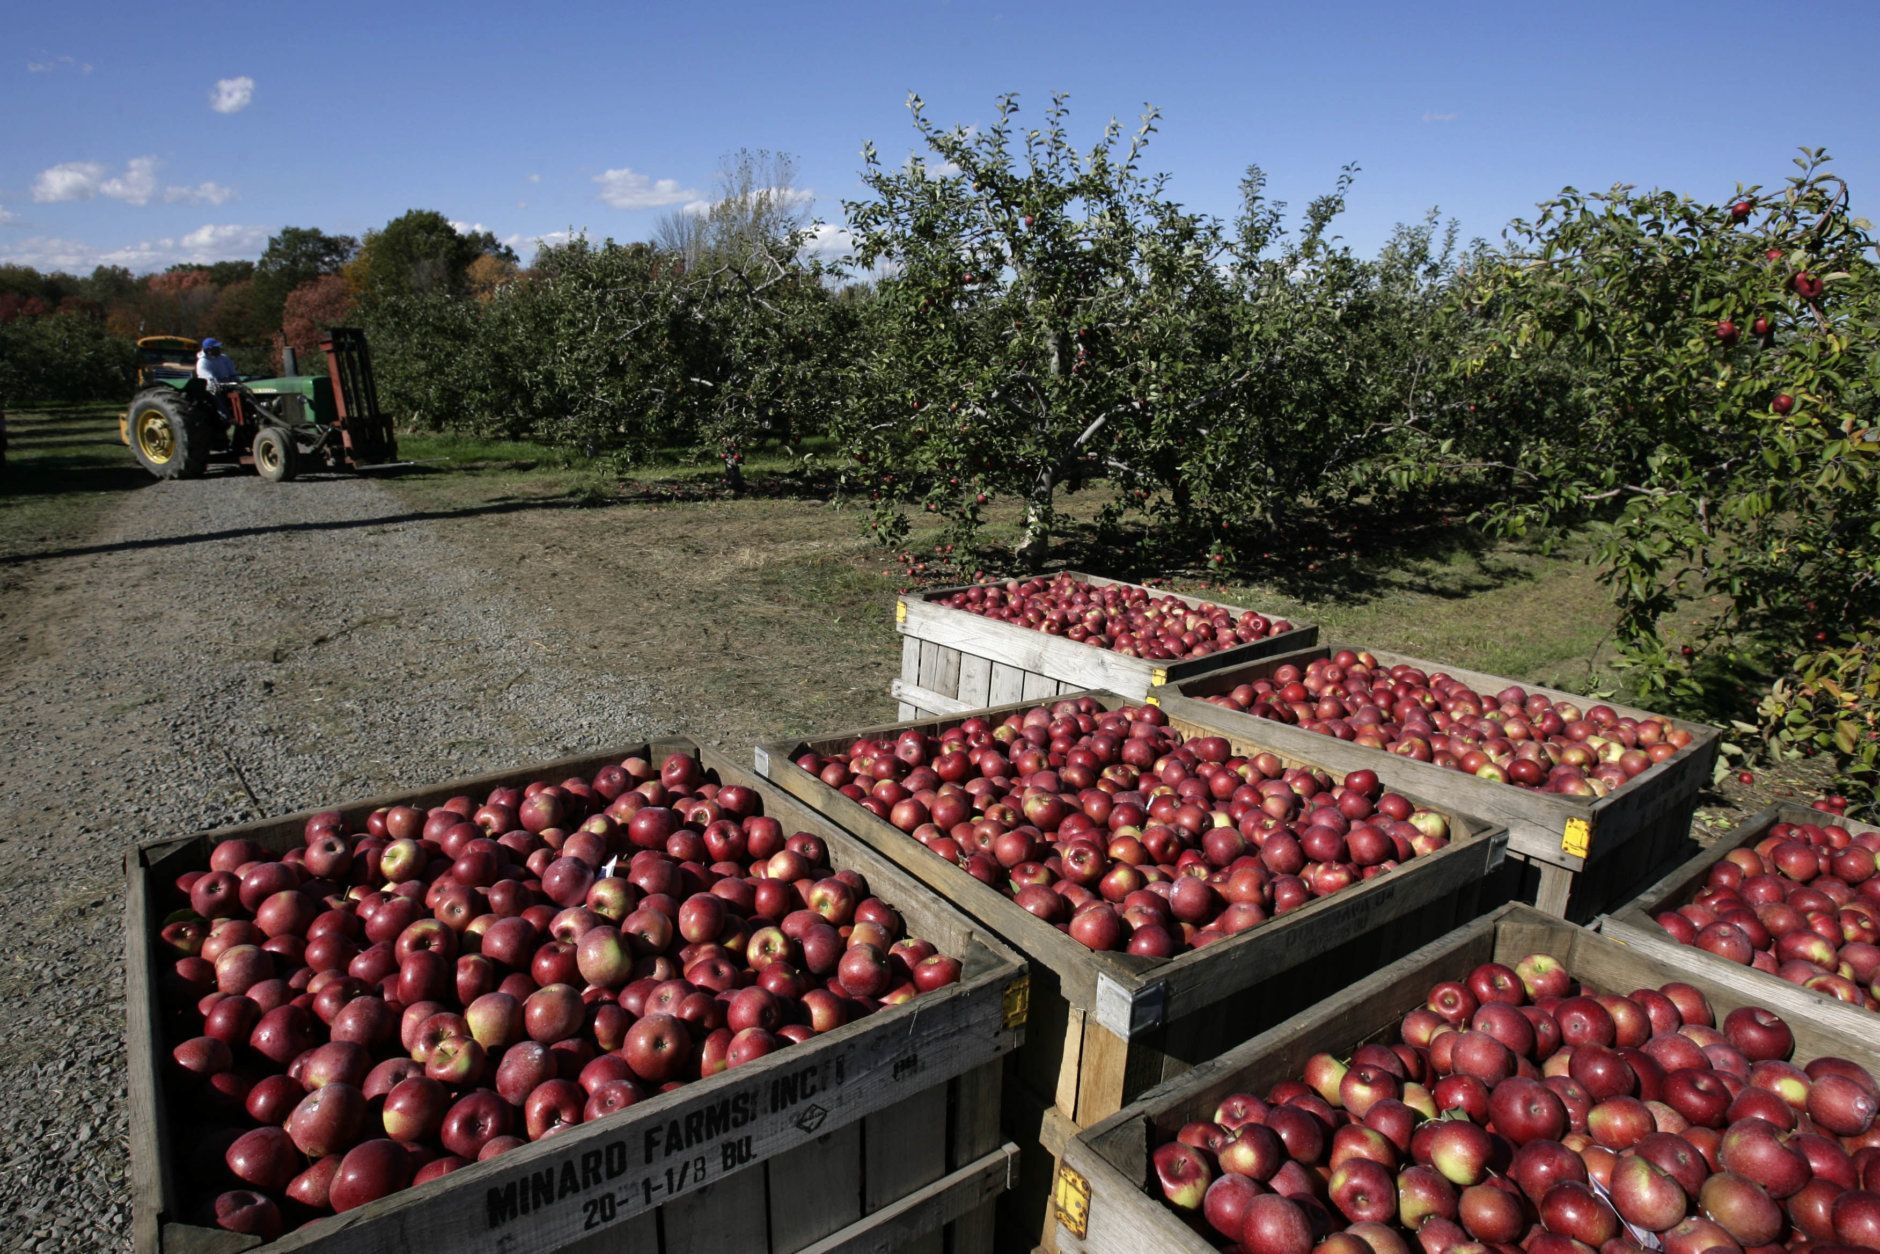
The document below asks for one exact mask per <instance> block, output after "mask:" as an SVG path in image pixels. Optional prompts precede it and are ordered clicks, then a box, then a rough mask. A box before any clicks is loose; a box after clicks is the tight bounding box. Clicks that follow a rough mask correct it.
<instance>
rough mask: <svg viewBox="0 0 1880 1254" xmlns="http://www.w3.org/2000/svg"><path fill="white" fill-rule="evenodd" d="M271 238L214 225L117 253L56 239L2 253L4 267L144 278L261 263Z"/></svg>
mask: <svg viewBox="0 0 1880 1254" xmlns="http://www.w3.org/2000/svg"><path fill="white" fill-rule="evenodd" d="M272 234H274V228H273V227H266V226H239V225H234V224H213V223H211V224H208V225H204V226H200V227H197V228H196V229H195V230H193V231H190V232H189V233H188V234H186V235H182V236H177V237H165V238H162V239H154V240H142V241H140V242H138V243H135V244H125V245H121V246H119V247H117V248H99V247H96V246H95V245H91V244H86V243H83V242H82V241H79V240H71V239H62V238H59V237H57V236H33V237H31V238H28V239H23V240H20V241H19V242H18V243H17V244H15V245H13V246H12V247H10V248H6V249H3V250H0V262H10V263H12V264H15V265H27V266H33V267H35V268H36V269H40V270H66V271H71V272H74V273H79V274H83V273H86V272H88V271H90V270H91V269H92V268H93V267H95V266H124V267H126V268H127V269H130V270H134V271H139V272H142V271H149V270H162V269H164V268H166V267H168V266H173V265H176V264H177V263H178V262H194V263H198V264H202V265H207V264H209V263H211V262H216V261H233V260H238V259H243V258H251V257H257V256H259V255H260V253H261V250H262V248H263V247H265V246H266V245H267V242H268V237H269V236H270V235H272Z"/></svg>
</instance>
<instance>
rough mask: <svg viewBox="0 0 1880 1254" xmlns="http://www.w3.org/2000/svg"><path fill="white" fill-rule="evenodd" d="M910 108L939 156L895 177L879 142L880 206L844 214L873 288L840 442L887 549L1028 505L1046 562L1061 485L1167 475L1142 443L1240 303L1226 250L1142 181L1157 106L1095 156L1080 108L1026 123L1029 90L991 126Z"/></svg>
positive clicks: (1061, 107)
mask: <svg viewBox="0 0 1880 1254" xmlns="http://www.w3.org/2000/svg"><path fill="white" fill-rule="evenodd" d="M908 103H909V109H910V111H911V113H912V115H913V122H914V126H915V129H916V131H917V133H918V135H919V137H920V141H921V144H922V149H923V150H922V151H921V152H918V153H916V154H914V155H912V156H910V157H909V159H908V160H907V161H906V162H904V163H901V164H890V163H887V162H885V161H883V160H882V158H881V156H880V154H879V153H878V152H877V150H876V149H875V147H874V145H872V144H870V145H868V146H866V147H865V148H864V150H863V161H864V169H863V173H862V179H863V182H864V184H865V185H866V187H867V190H868V196H867V198H865V199H861V200H857V201H852V202H848V203H847V204H846V205H845V208H846V210H847V215H848V225H849V230H850V233H851V236H852V242H853V255H854V261H855V263H856V265H857V266H858V267H859V268H860V269H861V270H862V271H863V272H864V273H867V274H871V275H873V276H874V278H875V290H874V293H873V296H872V298H871V299H869V300H868V301H866V302H864V303H863V309H864V313H863V315H862V317H863V328H862V332H863V333H862V335H861V337H860V339H859V341H858V343H857V347H856V350H855V360H854V373H855V378H856V393H855V400H854V403H852V404H850V405H848V406H845V407H843V409H842V410H840V411H839V412H838V417H837V422H836V424H835V433H836V434H837V436H838V437H839V439H840V442H841V445H842V448H843V451H844V452H845V453H846V454H847V456H848V457H849V458H850V459H852V463H853V466H854V467H855V469H854V470H853V471H851V472H850V473H851V482H852V483H854V484H855V486H858V487H860V488H862V489H864V490H866V491H868V492H869V493H870V495H871V497H873V498H874V499H875V500H876V502H877V509H876V519H875V524H874V525H875V527H876V529H877V532H878V534H880V535H881V536H882V537H883V538H884V539H887V540H893V539H896V538H898V537H899V536H900V535H903V534H905V530H906V527H907V518H906V514H905V511H906V509H908V508H909V507H911V506H919V507H923V508H925V509H926V510H927V511H929V512H933V513H937V514H942V515H944V516H946V517H947V518H948V519H949V520H950V521H951V523H952V524H953V527H954V533H955V534H956V535H957V536H958V537H960V538H962V539H964V540H965V541H967V542H968V543H969V544H970V543H972V542H973V540H974V538H975V537H976V536H977V533H978V529H979V527H980V525H981V523H982V521H983V518H984V507H985V506H986V505H987V504H988V503H989V502H990V501H991V500H992V499H993V498H995V497H1000V496H1004V497H1009V498H1016V499H1018V500H1019V501H1022V502H1023V506H1024V522H1023V526H1022V532H1021V535H1020V538H1019V542H1018V546H1017V555H1018V557H1019V559H1020V560H1021V561H1023V562H1025V563H1027V564H1031V565H1036V564H1037V563H1038V562H1040V561H1041V560H1042V559H1043V557H1044V556H1045V553H1046V550H1047V546H1048V544H1049V542H1050V538H1051V533H1052V526H1053V511H1054V505H1055V501H1056V496H1057V493H1058V492H1059V490H1060V489H1062V488H1066V487H1075V486H1076V485H1077V484H1078V483H1079V482H1080V481H1081V480H1082V479H1084V478H1086V477H1088V476H1090V475H1093V474H1097V473H1103V474H1109V475H1113V476H1116V477H1118V478H1119V480H1120V481H1121V482H1122V483H1123V484H1124V485H1125V486H1126V487H1132V488H1135V489H1136V490H1139V491H1146V490H1147V489H1144V488H1141V487H1139V486H1138V485H1139V484H1140V483H1141V482H1142V481H1144V480H1150V481H1153V480H1155V479H1156V478H1158V470H1157V468H1156V467H1155V466H1153V465H1150V464H1148V463H1147V462H1146V461H1145V460H1144V455H1145V454H1153V453H1154V452H1155V448H1154V441H1153V439H1152V438H1150V439H1147V440H1145V434H1144V433H1145V432H1147V431H1149V430H1150V429H1151V427H1152V424H1153V422H1154V421H1155V416H1156V415H1157V414H1158V413H1160V414H1161V415H1163V416H1164V421H1170V420H1173V417H1174V416H1175V415H1177V414H1178V413H1179V412H1180V411H1181V410H1182V409H1183V408H1185V407H1190V406H1193V405H1194V404H1195V402H1196V400H1197V398H1198V397H1199V396H1200V395H1201V394H1202V393H1204V392H1205V391H1206V390H1207V386H1208V385H1209V381H1211V380H1212V379H1213V377H1214V372H1215V369H1216V365H1215V363H1214V362H1213V361H1211V360H1210V359H1209V355H1208V352H1207V349H1208V346H1209V340H1208V337H1207V336H1205V335H1202V334H1197V333H1196V328H1197V326H1198V325H1200V324H1201V323H1202V322H1203V320H1204V319H1203V314H1202V311H1206V310H1209V309H1217V310H1218V308H1219V307H1220V303H1221V301H1222V299H1223V298H1224V292H1225V289H1224V284H1223V281H1222V278H1221V275H1220V273H1219V271H1218V269H1217V263H1218V262H1219V261H1220V259H1221V257H1222V255H1223V252H1224V250H1225V247H1226V241H1225V240H1224V238H1223V233H1222V232H1221V230H1220V228H1219V226H1218V225H1217V224H1216V223H1215V222H1214V221H1213V220H1212V219H1210V218H1207V217H1204V216H1201V215H1197V214H1193V213H1189V212H1187V211H1186V210H1184V209H1183V208H1182V207H1181V206H1180V205H1178V204H1176V203H1175V202H1173V201H1172V200H1171V199H1170V198H1169V196H1168V195H1167V192H1166V186H1165V179H1164V177H1163V176H1159V175H1152V174H1150V173H1148V172H1146V171H1145V169H1144V166H1143V162H1144V159H1145V155H1146V149H1147V145H1148V143H1149V141H1150V138H1151V136H1152V135H1153V134H1154V133H1155V130H1156V125H1157V116H1158V115H1157V113H1156V112H1155V111H1154V110H1153V109H1151V110H1149V111H1148V112H1147V113H1145V114H1144V116H1143V118H1142V120H1141V123H1140V125H1139V126H1138V127H1137V128H1136V129H1135V131H1134V132H1133V133H1131V134H1129V135H1127V136H1125V134H1124V132H1123V130H1122V128H1121V127H1120V126H1119V125H1118V124H1117V123H1116V122H1114V121H1112V122H1110V123H1109V124H1108V125H1107V126H1106V127H1105V128H1104V130H1103V133H1102V135H1101V138H1100V139H1099V140H1098V141H1097V142H1096V143H1095V144H1093V145H1092V146H1090V147H1089V148H1087V149H1080V148H1079V147H1077V146H1076V144H1075V143H1074V142H1073V140H1072V138H1071V135H1070V131H1069V108H1068V105H1067V103H1066V100H1065V98H1064V97H1062V96H1058V97H1054V98H1053V100H1052V102H1051V104H1050V106H1049V107H1048V108H1047V109H1046V110H1045V114H1044V117H1043V119H1042V125H1040V126H1038V127H1035V128H1029V129H1022V128H1021V125H1020V122H1019V116H1018V115H1019V104H1018V99H1017V97H1016V96H1010V95H1008V96H1004V97H1001V98H1000V100H999V101H998V105H997V108H996V110H995V115H994V118H993V120H992V122H991V123H990V124H989V125H987V126H985V127H983V128H977V129H975V128H968V127H964V126H955V127H952V128H943V127H940V126H938V125H936V124H935V123H933V122H932V121H931V120H930V119H929V118H928V116H927V113H926V110H925V108H924V106H923V104H922V102H921V100H920V98H919V97H918V96H915V97H910V99H909V102H908Z"/></svg>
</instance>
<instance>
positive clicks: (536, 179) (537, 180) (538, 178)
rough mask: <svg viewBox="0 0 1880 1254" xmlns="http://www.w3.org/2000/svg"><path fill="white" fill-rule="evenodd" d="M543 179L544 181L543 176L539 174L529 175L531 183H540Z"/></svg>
mask: <svg viewBox="0 0 1880 1254" xmlns="http://www.w3.org/2000/svg"><path fill="white" fill-rule="evenodd" d="M541 181H542V176H541V175H539V174H531V175H530V176H529V182H531V183H540V182H541Z"/></svg>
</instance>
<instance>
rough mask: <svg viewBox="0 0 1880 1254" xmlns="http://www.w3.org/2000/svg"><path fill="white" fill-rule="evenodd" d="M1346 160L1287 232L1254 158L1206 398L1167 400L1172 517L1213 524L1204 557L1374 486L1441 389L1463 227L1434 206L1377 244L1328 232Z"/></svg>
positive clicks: (1380, 486) (1339, 203)
mask: <svg viewBox="0 0 1880 1254" xmlns="http://www.w3.org/2000/svg"><path fill="white" fill-rule="evenodd" d="M1355 173H1356V170H1355V167H1347V168H1346V169H1345V170H1344V171H1343V173H1342V174H1341V176H1340V178H1339V180H1338V185H1337V187H1336V188H1335V189H1334V190H1333V191H1332V192H1330V193H1328V194H1326V195H1323V196H1319V197H1316V198H1315V199H1314V200H1312V201H1311V202H1310V204H1308V205H1307V207H1306V209H1305V212H1304V213H1303V215H1302V217H1301V221H1300V226H1299V229H1298V230H1297V231H1296V232H1292V231H1289V230H1288V229H1287V228H1286V226H1285V224H1284V206H1283V205H1280V204H1276V203H1274V202H1272V201H1270V200H1268V199H1267V198H1266V196H1265V194H1264V175H1263V174H1262V172H1261V171H1260V170H1259V168H1258V167H1254V168H1252V169H1250V170H1249V171H1248V173H1247V177H1246V178H1245V179H1244V180H1243V182H1242V185H1241V190H1242V202H1243V203H1242V211H1241V214H1240V217H1239V219H1238V222H1237V230H1236V232H1235V236H1234V242H1233V248H1232V253H1231V260H1230V261H1229V262H1228V264H1227V265H1226V266H1225V267H1224V272H1225V275H1226V282H1227V288H1228V296H1229V299H1228V301H1227V302H1226V303H1225V304H1224V305H1223V306H1222V310H1223V312H1224V314H1225V325H1224V327H1222V328H1220V329H1218V330H1215V329H1213V328H1210V331H1211V334H1212V335H1213V337H1214V338H1213V341H1212V342H1213V343H1214V344H1224V345H1225V351H1224V352H1220V351H1219V350H1211V351H1210V352H1209V353H1208V354H1207V356H1208V357H1209V358H1210V359H1216V360H1218V365H1217V366H1216V367H1215V369H1214V370H1213V371H1212V377H1211V378H1210V380H1209V382H1208V384H1207V385H1206V386H1204V387H1202V388H1201V389H1200V396H1201V397H1202V398H1204V400H1205V404H1204V405H1202V406H1201V407H1199V408H1198V409H1196V410H1195V411H1194V412H1192V413H1180V414H1177V415H1175V418H1176V421H1174V422H1173V423H1171V424H1169V427H1168V429H1167V430H1166V431H1165V432H1163V436H1164V443H1163V448H1162V449H1161V450H1160V451H1161V452H1162V454H1163V455H1164V457H1166V458H1167V459H1169V461H1170V463H1171V468H1170V470H1169V471H1168V474H1167V477H1168V479H1169V481H1170V483H1171V485H1172V491H1171V493H1170V495H1169V498H1168V500H1169V503H1170V504H1172V505H1173V506H1174V507H1175V513H1176V515H1177V516H1176V517H1175V518H1174V519H1173V521H1174V522H1176V523H1177V524H1180V525H1184V526H1187V527H1189V528H1190V529H1192V526H1193V523H1194V522H1196V521H1198V522H1200V523H1201V524H1202V525H1203V526H1204V527H1205V528H1206V530H1207V531H1208V532H1209V533H1213V534H1217V535H1218V539H1217V541H1216V542H1215V544H1214V545H1213V546H1212V548H1213V550H1214V552H1213V554H1212V557H1213V559H1214V560H1216V561H1220V560H1223V559H1224V557H1225V556H1226V553H1227V551H1228V550H1229V549H1231V548H1232V547H1233V546H1235V545H1236V544H1244V543H1249V542H1260V541H1263V540H1264V539H1265V538H1266V537H1267V536H1268V535H1270V534H1271V533H1272V531H1273V530H1275V529H1276V528H1279V527H1282V526H1284V525H1285V524H1286V523H1287V521H1288V520H1289V519H1291V518H1293V517H1296V516H1298V515H1299V514H1301V513H1303V512H1306V511H1309V510H1328V509H1329V510H1336V509H1338V508H1339V507H1340V506H1341V505H1342V504H1343V503H1344V502H1345V501H1346V500H1348V499H1351V498H1354V497H1358V496H1366V497H1369V498H1371V499H1372V500H1373V501H1376V500H1377V498H1378V497H1379V496H1380V494H1381V493H1383V492H1384V491H1386V490H1387V489H1388V487H1389V484H1388V483H1387V482H1386V481H1385V480H1384V479H1383V478H1382V476H1381V474H1380V472H1379V466H1380V464H1381V454H1382V453H1384V452H1385V451H1386V450H1387V449H1389V448H1391V447H1392V443H1393V441H1394V438H1395V433H1396V432H1397V431H1398V429H1399V428H1400V427H1402V426H1404V425H1406V424H1409V423H1411V422H1413V421H1414V420H1415V419H1416V417H1417V416H1418V415H1419V414H1420V413H1422V412H1424V411H1426V410H1428V409H1430V408H1431V407H1433V406H1434V405H1436V404H1437V402H1438V398H1439V397H1440V396H1442V395H1443V394H1444V392H1445V390H1446V387H1447V382H1446V377H1447V375H1448V374H1449V370H1450V364H1451V360H1452V358H1453V351H1454V350H1453V342H1454V335H1453V323H1452V320H1451V319H1450V318H1449V316H1448V314H1447V304H1448V295H1449V292H1450V289H1451V282H1452V278H1453V271H1454V268H1455V264H1456V256H1457V249H1456V229H1455V226H1454V224H1453V223H1451V224H1449V225H1447V226H1445V225H1444V224H1442V223H1441V222H1440V221H1439V220H1438V218H1437V216H1436V215H1435V213H1434V212H1432V213H1431V214H1430V215H1429V216H1428V217H1427V218H1426V219H1425V220H1424V221H1422V222H1421V223H1417V224H1414V225H1407V226H1400V227H1398V228H1397V229H1396V230H1395V231H1394V232H1393V233H1392V235H1391V237H1390V239H1389V240H1388V241H1387V242H1386V244H1385V246H1384V247H1383V248H1382V249H1381V250H1380V252H1379V253H1378V255H1377V256H1376V257H1375V258H1363V257H1359V256H1357V255H1356V254H1354V253H1353V251H1352V250H1351V248H1350V247H1349V246H1348V245H1346V244H1345V243H1343V242H1342V241H1341V240H1340V239H1339V238H1338V237H1337V236H1336V235H1335V234H1334V227H1335V225H1336V222H1337V218H1338V215H1339V214H1340V213H1342V212H1343V210H1344V207H1345V200H1346V195H1347V193H1348V191H1349V189H1350V186H1351V182H1352V179H1353V176H1354V175H1355Z"/></svg>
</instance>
